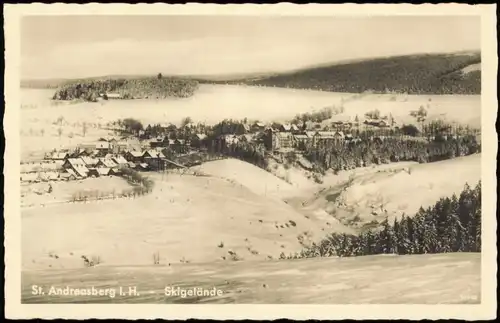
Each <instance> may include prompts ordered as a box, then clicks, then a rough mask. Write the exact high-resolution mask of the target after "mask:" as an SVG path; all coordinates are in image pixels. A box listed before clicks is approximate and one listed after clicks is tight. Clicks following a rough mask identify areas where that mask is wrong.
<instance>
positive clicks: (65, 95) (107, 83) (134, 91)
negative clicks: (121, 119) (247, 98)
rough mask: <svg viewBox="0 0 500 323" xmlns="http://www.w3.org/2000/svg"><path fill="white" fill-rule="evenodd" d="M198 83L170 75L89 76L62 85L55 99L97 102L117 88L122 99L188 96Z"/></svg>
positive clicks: (116, 90)
mask: <svg viewBox="0 0 500 323" xmlns="http://www.w3.org/2000/svg"><path fill="white" fill-rule="evenodd" d="M197 88H198V83H197V82H196V81H192V80H183V79H177V78H166V77H143V78H136V79H86V80H79V81H73V82H71V83H66V84H64V85H62V86H61V87H60V88H59V89H58V90H57V91H56V93H55V94H54V96H53V99H54V100H75V99H80V100H85V101H91V102H95V101H97V98H98V97H100V96H101V95H102V94H104V98H106V95H105V94H106V93H109V92H114V93H117V94H119V95H120V98H121V99H164V98H169V97H178V98H186V97H190V96H192V95H193V94H194V92H195V91H196V90H197Z"/></svg>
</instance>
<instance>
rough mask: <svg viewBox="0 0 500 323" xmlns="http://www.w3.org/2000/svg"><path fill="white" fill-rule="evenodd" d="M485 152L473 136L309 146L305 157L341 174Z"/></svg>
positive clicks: (395, 138)
mask: <svg viewBox="0 0 500 323" xmlns="http://www.w3.org/2000/svg"><path fill="white" fill-rule="evenodd" d="M480 151H481V147H480V144H479V143H478V142H477V141H476V138H475V137H474V136H472V135H469V136H464V137H458V138H450V139H449V140H443V141H427V140H414V139H411V138H399V137H389V138H384V139H380V140H377V138H374V140H362V141H358V142H352V143H350V144H347V145H346V144H332V145H329V146H322V147H312V146H308V147H305V152H304V156H305V157H306V158H307V159H308V160H309V161H311V162H312V163H313V164H315V165H317V166H319V167H321V168H324V169H330V168H332V169H334V170H337V171H340V170H346V169H353V168H356V167H362V166H369V165H371V164H384V163H390V162H398V161H417V162H420V163H426V162H434V161H439V160H444V159H450V158H455V157H460V156H467V155H470V154H474V153H478V152H480Z"/></svg>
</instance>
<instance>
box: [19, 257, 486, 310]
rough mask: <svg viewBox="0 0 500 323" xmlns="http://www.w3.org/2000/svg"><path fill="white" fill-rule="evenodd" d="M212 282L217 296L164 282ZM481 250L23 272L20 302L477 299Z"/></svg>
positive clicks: (441, 301) (419, 301)
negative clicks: (74, 292)
mask: <svg viewBox="0 0 500 323" xmlns="http://www.w3.org/2000/svg"><path fill="white" fill-rule="evenodd" d="M32 284H36V285H37V286H40V287H41V288H44V289H45V290H46V291H47V292H48V290H49V288H50V287H51V286H54V287H61V288H64V287H66V286H69V287H71V288H88V287H89V286H95V287H96V288H116V289H118V288H119V286H122V287H123V288H124V290H128V287H129V286H136V287H137V292H138V293H139V295H138V296H120V295H116V296H115V297H114V298H110V297H103V296H97V297H92V296H59V297H58V296H48V295H44V296H34V295H32V293H31V292H32V289H31V288H32ZM167 286H169V287H174V288H176V287H180V288H184V289H189V288H194V287H196V288H205V289H212V288H214V287H215V288H217V289H219V290H221V291H222V292H223V294H222V296H218V297H217V296H216V297H200V298H196V297H186V298H182V297H180V296H177V297H174V296H166V295H165V292H164V290H165V287H167ZM480 297H481V255H480V254H479V253H450V254H437V255H413V256H364V257H356V258H315V259H299V260H282V261H276V260H274V261H258V262H252V263H251V265H249V263H248V262H238V261H236V262H229V263H226V262H213V263H206V264H172V265H170V266H169V265H157V266H144V267H132V266H127V267H107V266H101V267H94V268H87V269H85V268H80V269H71V270H69V269H61V270H42V271H25V272H23V273H22V302H23V303H152V304H154V303H162V304H164V303H226V304H227V303H239V304H252V303H253V304H256V303H260V304H479V303H480V302H481V298H480Z"/></svg>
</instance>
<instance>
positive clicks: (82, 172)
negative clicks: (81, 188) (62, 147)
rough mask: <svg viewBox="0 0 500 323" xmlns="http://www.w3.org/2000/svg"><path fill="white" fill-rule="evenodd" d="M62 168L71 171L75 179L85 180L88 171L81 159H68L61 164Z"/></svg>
mask: <svg viewBox="0 0 500 323" xmlns="http://www.w3.org/2000/svg"><path fill="white" fill-rule="evenodd" d="M63 168H64V169H66V171H68V172H69V170H73V172H74V173H75V175H76V176H77V178H85V177H87V176H88V173H89V170H88V168H87V166H86V164H85V162H84V161H83V160H82V159H81V158H68V159H66V161H65V162H64V164H63Z"/></svg>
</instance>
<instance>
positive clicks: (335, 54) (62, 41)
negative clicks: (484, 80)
mask: <svg viewBox="0 0 500 323" xmlns="http://www.w3.org/2000/svg"><path fill="white" fill-rule="evenodd" d="M480 34H481V32H480V18H479V17H470V16H469V17H466V16H462V17H459V16H457V17H450V16H448V17H444V16H443V17H422V16H420V17H417V16H415V17H394V16H393V17H373V18H366V17H365V18H354V17H346V18H339V17H335V18H330V17H282V18H279V17H276V18H274V17H234V16H233V17H228V16H225V17H222V16H220V17H216V16H32V17H25V18H23V20H22V24H21V66H22V72H21V74H22V77H23V78H59V77H62V78H73V77H90V76H100V75H109V74H156V73H159V72H161V73H163V74H164V75H167V74H170V75H172V74H175V75H179V74H181V75H182V74H191V75H192V74H194V75H201V74H232V73H253V72H269V71H283V70H291V69H296V68H300V67H305V66H310V65H314V64H321V63H327V62H335V61H339V60H346V59H356V58H364V57H378V56H387V55H399V54H412V53H433V52H434V53H435V52H450V51H459V50H476V49H480Z"/></svg>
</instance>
